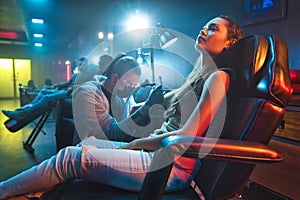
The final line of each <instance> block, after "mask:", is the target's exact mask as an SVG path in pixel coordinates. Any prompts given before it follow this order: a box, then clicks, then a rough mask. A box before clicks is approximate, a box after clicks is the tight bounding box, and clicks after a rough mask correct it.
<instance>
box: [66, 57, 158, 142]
mask: <svg viewBox="0 0 300 200" xmlns="http://www.w3.org/2000/svg"><path fill="white" fill-rule="evenodd" d="M103 73H104V75H103V76H101V75H98V76H94V80H93V81H88V82H86V83H84V84H82V85H81V86H79V87H78V88H77V89H76V90H74V93H73V103H72V104H73V117H74V121H75V127H76V133H75V134H74V136H75V138H74V139H73V144H76V143H78V142H79V141H81V140H82V139H84V138H85V137H88V136H95V137H96V138H99V139H110V140H117V141H131V140H133V139H135V138H137V137H142V136H147V135H149V134H150V131H146V130H147V129H151V130H152V131H153V130H154V129H156V128H157V124H158V126H160V125H161V124H162V122H163V120H164V118H163V117H160V119H162V120H161V122H158V123H154V120H153V121H152V123H151V124H150V125H149V124H147V123H148V122H149V120H148V119H149V117H148V112H149V108H150V106H152V105H153V104H159V103H161V102H162V101H163V94H162V90H161V87H158V88H157V89H156V90H154V91H153V92H152V93H151V95H150V97H149V99H148V100H147V101H146V103H145V104H144V105H143V106H142V107H140V108H139V109H138V110H137V111H136V112H134V113H133V114H132V115H131V116H129V117H128V115H127V114H128V107H127V106H128V105H127V103H126V102H125V98H127V99H128V98H130V96H131V95H132V94H133V93H134V92H135V90H137V89H138V88H139V86H140V84H139V79H140V75H141V70H140V67H139V64H138V63H137V62H136V61H135V60H134V59H133V58H132V57H130V56H126V54H123V53H122V54H119V55H118V56H116V57H115V59H114V60H113V61H112V62H111V64H110V65H109V66H108V67H107V68H106V70H105V71H104V72H103ZM127 102H128V101H127ZM162 114H163V113H161V116H162ZM122 116H123V117H122ZM147 120H148V122H146V121H147ZM141 123H145V124H147V127H146V126H143V127H142V129H143V131H141V130H138V128H141V127H140V126H137V125H136V124H141ZM153 126H155V127H153ZM128 132H129V133H130V134H127V133H128ZM141 134H143V135H141Z"/></svg>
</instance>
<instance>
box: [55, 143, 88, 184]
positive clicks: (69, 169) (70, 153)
mask: <svg viewBox="0 0 300 200" xmlns="http://www.w3.org/2000/svg"><path fill="white" fill-rule="evenodd" d="M81 152H82V150H81V148H79V147H75V146H69V147H66V148H64V149H61V150H60V151H59V152H58V153H57V156H56V170H57V172H58V173H59V174H60V176H62V177H64V178H65V179H70V178H79V177H80V176H81V173H82V170H81Z"/></svg>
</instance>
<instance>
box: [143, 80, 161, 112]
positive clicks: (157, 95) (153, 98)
mask: <svg viewBox="0 0 300 200" xmlns="http://www.w3.org/2000/svg"><path fill="white" fill-rule="evenodd" d="M163 101H164V94H163V91H162V86H161V85H159V86H156V87H155V88H154V89H153V91H152V92H151V94H150V95H149V97H148V99H147V101H146V103H145V104H146V105H148V106H150V107H151V106H152V105H154V104H160V103H162V102H163Z"/></svg>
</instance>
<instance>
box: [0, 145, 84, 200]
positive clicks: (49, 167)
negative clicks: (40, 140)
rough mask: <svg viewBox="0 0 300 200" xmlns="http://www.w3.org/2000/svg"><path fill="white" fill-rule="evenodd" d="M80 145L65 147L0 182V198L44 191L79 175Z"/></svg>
mask: <svg viewBox="0 0 300 200" xmlns="http://www.w3.org/2000/svg"><path fill="white" fill-rule="evenodd" d="M81 152H82V149H81V148H80V147H67V148H65V149H63V150H61V151H60V152H59V153H58V154H57V155H55V156H53V157H51V158H50V159H48V160H45V161H43V162H42V163H40V164H39V165H36V166H34V167H32V168H30V169H28V170H26V171H24V172H22V173H20V174H18V175H16V176H14V177H12V178H10V179H8V180H6V181H3V182H1V183H0V199H5V198H8V197H11V196H16V195H20V194H26V193H32V192H39V191H44V190H47V189H50V188H52V187H53V186H55V185H57V184H59V183H61V182H64V181H66V180H68V179H73V178H78V177H82V176H81V174H82V173H81V172H82V170H81Z"/></svg>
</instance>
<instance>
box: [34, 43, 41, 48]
mask: <svg viewBox="0 0 300 200" xmlns="http://www.w3.org/2000/svg"><path fill="white" fill-rule="evenodd" d="M34 46H36V47H42V46H43V44H42V43H39V42H36V43H34Z"/></svg>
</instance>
